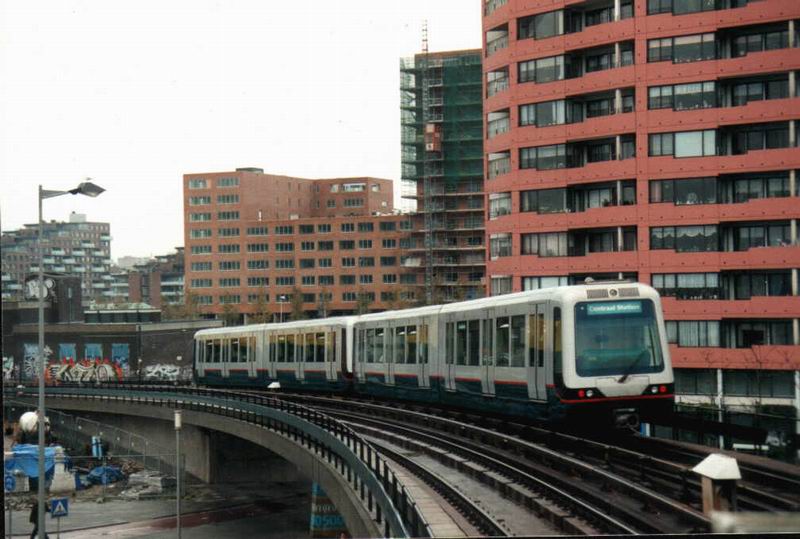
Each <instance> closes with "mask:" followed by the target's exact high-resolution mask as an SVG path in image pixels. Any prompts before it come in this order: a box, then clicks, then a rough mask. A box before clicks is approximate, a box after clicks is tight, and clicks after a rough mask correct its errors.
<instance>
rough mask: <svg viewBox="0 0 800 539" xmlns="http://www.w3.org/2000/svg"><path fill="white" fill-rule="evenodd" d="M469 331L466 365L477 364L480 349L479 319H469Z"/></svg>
mask: <svg viewBox="0 0 800 539" xmlns="http://www.w3.org/2000/svg"><path fill="white" fill-rule="evenodd" d="M468 333H469V347H468V350H469V354H468V356H467V365H472V366H476V365H479V364H480V363H479V356H480V351H481V338H480V337H481V323H480V321H479V320H470V321H469V323H468Z"/></svg>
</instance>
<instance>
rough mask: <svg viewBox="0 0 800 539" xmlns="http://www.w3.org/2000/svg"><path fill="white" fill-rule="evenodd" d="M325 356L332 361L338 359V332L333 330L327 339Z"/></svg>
mask: <svg viewBox="0 0 800 539" xmlns="http://www.w3.org/2000/svg"><path fill="white" fill-rule="evenodd" d="M325 357H326V358H327V359H328V361H329V362H330V363H333V362H334V361H336V332H335V331H331V332H329V333H328V337H327V339H326V340H325Z"/></svg>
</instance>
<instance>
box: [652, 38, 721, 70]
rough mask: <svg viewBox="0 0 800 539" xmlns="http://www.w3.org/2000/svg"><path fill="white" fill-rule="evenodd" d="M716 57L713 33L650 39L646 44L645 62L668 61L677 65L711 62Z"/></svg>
mask: <svg viewBox="0 0 800 539" xmlns="http://www.w3.org/2000/svg"><path fill="white" fill-rule="evenodd" d="M716 57H717V45H716V39H715V37H714V34H713V33H709V34H696V35H690V36H678V37H667V38H663V39H651V40H649V41H648V42H647V61H648V62H663V61H669V60H671V61H672V62H674V63H676V64H678V63H683V62H698V61H701V60H713V59H715V58H716Z"/></svg>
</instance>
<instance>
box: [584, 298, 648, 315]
mask: <svg viewBox="0 0 800 539" xmlns="http://www.w3.org/2000/svg"><path fill="white" fill-rule="evenodd" d="M641 312H642V303H641V302H640V301H616V302H613V303H612V302H609V303H606V302H604V303H590V304H589V305H587V306H586V314H588V315H590V316H594V315H603V314H637V313H641Z"/></svg>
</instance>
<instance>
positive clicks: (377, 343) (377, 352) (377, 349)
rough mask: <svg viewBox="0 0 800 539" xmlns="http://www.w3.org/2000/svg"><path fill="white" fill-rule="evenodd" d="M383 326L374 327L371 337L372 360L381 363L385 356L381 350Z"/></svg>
mask: <svg viewBox="0 0 800 539" xmlns="http://www.w3.org/2000/svg"><path fill="white" fill-rule="evenodd" d="M383 333H384V329H383V328H375V337H374V338H373V339H372V361H374V362H375V363H383V362H384V360H385V358H384V357H383V356H384V352H383Z"/></svg>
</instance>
